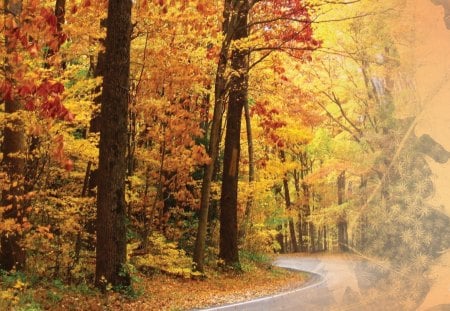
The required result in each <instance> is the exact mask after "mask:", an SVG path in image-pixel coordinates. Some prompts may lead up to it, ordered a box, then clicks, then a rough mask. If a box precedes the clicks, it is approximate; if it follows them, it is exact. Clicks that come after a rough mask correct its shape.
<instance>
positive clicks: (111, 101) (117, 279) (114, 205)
mask: <svg viewBox="0 0 450 311" xmlns="http://www.w3.org/2000/svg"><path fill="white" fill-rule="evenodd" d="M131 8H132V1H131V0H127V1H120V0H113V1H109V4H108V18H107V22H106V23H107V32H106V41H105V48H106V54H105V60H106V63H107V64H108V67H107V68H105V71H104V76H103V91H102V105H101V130H100V159H99V183H98V192H97V248H96V250H97V255H96V284H97V285H98V286H100V287H102V288H105V286H106V284H107V283H111V284H112V285H114V286H118V285H129V283H130V279H129V275H128V273H127V271H126V268H125V263H126V244H127V241H126V203H125V176H126V142H127V129H128V127H127V121H128V100H129V87H130V85H129V76H130V42H131V31H132V28H131Z"/></svg>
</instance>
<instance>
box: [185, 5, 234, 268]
mask: <svg viewBox="0 0 450 311" xmlns="http://www.w3.org/2000/svg"><path fill="white" fill-rule="evenodd" d="M223 16H224V22H223V30H222V32H223V34H224V36H225V38H224V41H223V42H222V47H221V50H220V54H219V63H218V65H217V72H216V80H215V85H214V88H215V90H214V94H215V98H214V112H213V119H212V124H211V134H210V138H209V149H208V155H209V157H210V159H211V161H210V162H209V164H207V165H205V168H204V175H203V182H202V189H201V198H200V212H199V220H198V228H197V236H196V240H195V247H194V256H193V261H194V263H195V269H196V270H198V271H201V272H203V270H204V252H205V242H206V232H207V226H208V212H209V199H210V196H211V182H212V179H213V175H214V168H215V165H216V162H217V159H218V155H219V143H220V129H221V126H222V117H223V111H224V108H225V96H226V92H227V90H226V78H225V71H226V69H227V64H228V52H229V49H230V44H231V41H232V36H231V34H230V33H231V31H229V29H230V28H232V25H231V19H232V18H231V16H232V12H231V1H230V0H227V1H226V2H225V5H224V13H223Z"/></svg>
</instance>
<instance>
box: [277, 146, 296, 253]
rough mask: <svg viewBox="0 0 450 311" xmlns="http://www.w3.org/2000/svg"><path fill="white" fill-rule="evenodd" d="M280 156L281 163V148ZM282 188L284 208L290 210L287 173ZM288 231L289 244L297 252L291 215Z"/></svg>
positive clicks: (284, 155)
mask: <svg viewBox="0 0 450 311" xmlns="http://www.w3.org/2000/svg"><path fill="white" fill-rule="evenodd" d="M280 158H281V163H285V162H286V154H285V152H284V151H283V150H281V151H280ZM283 188H284V201H285V204H286V210H287V211H290V210H291V207H292V206H291V195H290V193H289V181H288V179H287V174H285V175H284V177H283ZM289 233H290V235H291V244H292V251H293V252H294V253H297V252H298V244H297V237H296V235H295V226H294V220H293V219H292V217H289Z"/></svg>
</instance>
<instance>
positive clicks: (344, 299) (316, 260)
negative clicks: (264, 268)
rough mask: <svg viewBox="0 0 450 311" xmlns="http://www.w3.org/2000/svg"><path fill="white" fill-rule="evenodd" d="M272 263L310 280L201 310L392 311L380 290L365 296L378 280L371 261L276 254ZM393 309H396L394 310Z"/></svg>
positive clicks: (353, 258)
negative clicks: (275, 258) (253, 297)
mask: <svg viewBox="0 0 450 311" xmlns="http://www.w3.org/2000/svg"><path fill="white" fill-rule="evenodd" d="M274 264H275V265H276V266H279V267H283V268H288V269H294V270H300V271H305V272H308V273H309V274H310V276H311V277H310V279H309V280H308V281H307V283H306V284H304V285H303V286H302V287H301V288H298V289H295V290H292V291H289V292H284V293H280V294H276V295H272V296H267V297H263V298H258V299H254V300H251V301H246V302H240V303H234V304H229V305H225V306H218V307H213V308H209V309H204V310H210V311H213V310H214V311H219V310H220V311H229V310H250V311H251V310H255V311H256V310H258V311H260V310H295V311H297V310H307V311H316V310H393V308H390V305H391V304H390V302H389V301H383V299H379V298H380V297H382V296H383V295H382V292H380V291H376V292H377V293H378V295H376V296H372V298H368V296H367V295H362V292H364V293H367V291H368V290H369V291H370V290H371V287H373V286H374V284H375V281H376V280H379V277H380V275H379V274H378V273H377V271H379V269H378V270H377V269H374V267H373V266H374V264H373V263H369V262H366V261H365V260H363V259H361V258H358V257H352V256H332V255H330V256H320V255H319V256H300V255H299V256H280V257H279V258H278V259H277V260H276V261H275V263H274ZM396 311H399V310H398V309H396Z"/></svg>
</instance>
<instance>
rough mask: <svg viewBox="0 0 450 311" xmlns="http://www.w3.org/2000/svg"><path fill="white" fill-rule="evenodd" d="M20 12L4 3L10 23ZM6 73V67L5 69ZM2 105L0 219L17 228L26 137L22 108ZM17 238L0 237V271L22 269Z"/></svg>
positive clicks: (16, 1)
mask: <svg viewBox="0 0 450 311" xmlns="http://www.w3.org/2000/svg"><path fill="white" fill-rule="evenodd" d="M21 11H22V1H21V0H6V1H5V14H11V15H12V18H13V19H14V20H19V15H20V14H21ZM6 46H7V48H6V52H7V53H11V52H12V50H13V49H14V48H13V47H11V45H9V43H8V41H7V40H6ZM5 68H7V70H8V71H10V70H9V69H11V67H10V66H5ZM12 79H13V78H12V74H11V72H6V77H5V80H6V81H8V80H9V81H8V82H9V83H11V84H12V83H13V81H12ZM3 98H4V101H5V112H6V113H8V114H10V116H11V122H10V124H9V125H7V126H5V128H4V129H3V135H4V136H3V144H2V152H3V160H2V166H3V168H4V171H5V172H6V173H7V175H8V178H9V181H10V186H9V189H7V190H4V191H3V193H2V200H1V206H9V207H8V208H7V209H6V210H5V211H4V213H3V218H5V219H6V218H12V219H15V220H16V221H17V222H18V223H19V224H20V222H21V217H22V216H23V215H22V216H21V213H20V202H19V199H20V197H21V195H22V194H23V187H24V184H23V181H24V178H25V176H24V173H25V164H26V161H25V156H24V154H25V152H26V148H27V145H26V135H25V132H24V123H23V121H22V120H21V118H20V117H19V115H18V113H19V112H20V111H21V110H23V108H24V107H23V104H22V103H21V102H20V101H18V100H17V99H16V98H12V97H7V96H3ZM19 239H20V237H19V234H18V233H17V232H10V233H9V234H2V235H1V237H0V268H2V269H5V270H11V269H12V268H13V267H14V266H15V267H16V268H18V269H20V268H22V267H23V266H24V265H25V251H24V250H23V249H22V247H21V246H20V245H19Z"/></svg>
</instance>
